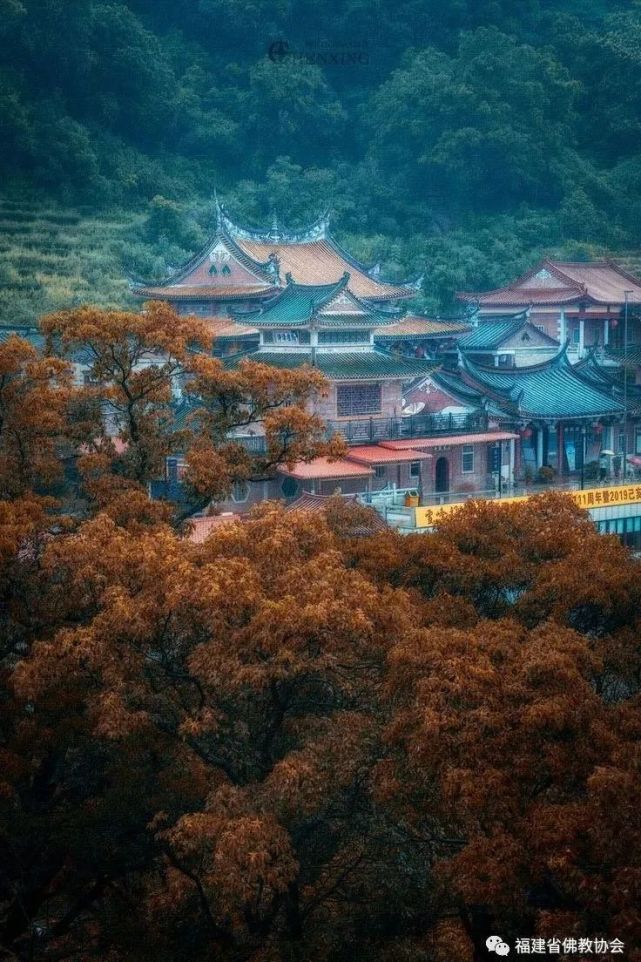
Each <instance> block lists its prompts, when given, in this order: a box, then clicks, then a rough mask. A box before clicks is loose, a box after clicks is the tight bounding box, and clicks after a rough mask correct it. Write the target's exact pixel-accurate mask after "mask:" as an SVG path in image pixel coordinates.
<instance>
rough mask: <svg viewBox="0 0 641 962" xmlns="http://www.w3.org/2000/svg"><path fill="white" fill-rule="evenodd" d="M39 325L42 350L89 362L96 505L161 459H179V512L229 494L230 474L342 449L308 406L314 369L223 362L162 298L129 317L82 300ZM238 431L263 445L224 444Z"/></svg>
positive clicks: (89, 468) (317, 379)
mask: <svg viewBox="0 0 641 962" xmlns="http://www.w3.org/2000/svg"><path fill="white" fill-rule="evenodd" d="M41 326H42V329H43V331H44V332H45V334H46V335H47V338H48V343H49V350H50V351H52V352H58V353H61V354H62V355H63V356H68V357H69V358H71V359H74V358H75V359H77V358H78V357H80V358H81V360H82V362H83V363H84V364H85V365H86V366H87V375H88V377H87V380H88V382H89V383H88V387H87V394H88V395H89V396H92V397H93V398H94V399H95V400H96V401H97V402H99V403H100V406H101V410H102V412H103V415H104V417H103V423H102V426H101V429H100V430H99V431H98V432H97V433H96V435H95V436H94V437H93V438H92V439H91V443H90V444H88V445H85V447H84V450H83V457H82V458H81V460H80V466H81V470H82V471H83V473H84V475H85V477H86V479H87V489H88V492H89V494H90V495H91V496H92V497H93V498H94V500H95V502H96V503H97V504H98V505H99V506H100V505H105V504H107V503H109V502H113V500H114V498H115V497H120V500H121V501H122V500H123V497H124V499H125V500H126V499H127V498H128V497H130V496H131V493H132V490H133V489H135V488H136V487H138V488H139V489H142V488H145V487H146V485H147V484H148V483H149V482H150V481H153V480H156V479H158V478H161V477H162V476H163V475H164V470H165V460H166V458H167V457H168V456H169V455H180V456H181V457H183V458H184V460H185V463H186V466H187V470H186V473H185V481H186V488H187V490H188V492H189V493H190V495H191V499H190V502H189V504H188V506H187V509H186V510H185V511H184V513H185V514H189V513H193V512H194V511H195V510H197V509H202V508H203V507H206V506H207V504H208V503H209V502H210V501H211V500H212V499H213V500H222V499H224V498H226V497H228V496H229V493H230V490H231V486H232V484H233V483H234V481H250V480H263V479H267V478H269V477H271V476H272V475H273V473H274V471H275V469H276V468H277V467H278V466H279V465H281V464H285V463H292V462H294V461H298V460H310V459H312V458H314V457H316V456H317V455H320V454H327V455H330V456H331V455H340V454H341V453H342V451H343V445H342V443H341V442H339V441H338V439H336V438H334V439H330V440H328V439H326V437H325V434H326V431H325V425H324V423H323V421H322V420H321V419H320V418H318V417H316V416H315V415H313V414H312V413H310V412H309V410H307V408H308V406H309V402H310V401H311V400H312V399H313V398H314V396H315V395H317V394H319V393H321V392H322V391H323V390H324V387H325V380H324V378H323V377H322V375H320V373H319V372H318V371H313V370H311V369H310V370H304V371H279V370H276V369H274V368H273V367H267V366H265V365H261V364H250V363H246V364H242V365H241V366H240V368H239V369H238V370H236V371H230V370H227V369H226V368H225V366H224V364H223V363H222V362H221V361H220V360H218V359H217V358H213V357H211V356H210V352H211V335H210V334H209V332H208V331H207V328H206V327H205V326H204V324H203V322H202V321H199V320H197V319H196V318H194V317H184V316H182V315H178V314H176V312H175V311H174V310H173V309H172V308H171V307H169V306H168V305H167V304H164V303H162V302H150V303H149V304H147V305H145V309H144V310H143V311H142V312H141V313H138V314H136V313H132V312H127V311H106V310H102V309H99V308H93V307H83V308H79V309H76V310H71V311H61V312H58V313H56V314H51V315H48V316H47V317H45V318H44V319H43V320H42V323H41ZM243 432H244V433H250V434H251V433H254V434H256V435H258V436H259V437H258V438H257V442H261V439H263V438H264V445H263V444H261V443H257V444H255V445H254V446H253V447H252V448H250V447H248V446H246V445H243V444H242V443H241V442H240V441H239V440H234V436H235V435H238V433H243Z"/></svg>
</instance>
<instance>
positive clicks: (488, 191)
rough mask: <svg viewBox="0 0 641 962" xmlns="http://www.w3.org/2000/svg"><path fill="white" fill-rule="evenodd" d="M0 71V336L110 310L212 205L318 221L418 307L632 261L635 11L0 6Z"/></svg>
mask: <svg viewBox="0 0 641 962" xmlns="http://www.w3.org/2000/svg"><path fill="white" fill-rule="evenodd" d="M0 63H2V64H3V66H2V68H1V70H0V140H1V142H2V147H3V150H2V155H1V157H0V174H1V175H2V177H3V182H4V184H5V188H4V191H5V193H4V196H3V205H2V208H1V209H0V217H1V218H2V224H3V225H4V226H5V227H6V230H5V231H3V233H4V234H5V237H6V236H8V237H9V240H8V241H5V242H4V243H3V248H2V250H1V251H0V255H1V257H0V285H1V286H2V288H3V289H2V290H0V309H1V310H2V315H3V316H2V320H3V322H5V323H7V322H11V321H15V320H20V321H28V320H30V319H33V315H34V314H37V313H38V312H39V311H41V310H46V309H52V308H57V307H63V306H68V304H69V303H71V304H73V303H78V302H79V301H83V300H94V301H96V302H97V303H112V304H123V303H126V299H127V292H126V286H125V285H124V284H122V283H121V282H120V280H119V279H120V277H121V275H122V273H123V271H124V270H125V269H127V268H131V269H135V270H136V271H137V272H139V273H145V274H147V275H151V276H156V277H161V276H162V275H163V273H164V272H165V271H166V269H167V266H169V265H172V264H176V263H178V262H179V261H180V260H181V259H182V258H183V257H185V256H187V254H189V253H190V252H192V251H193V250H195V249H196V248H197V247H198V246H199V245H200V244H201V243H202V242H203V239H204V237H205V236H206V233H207V230H208V228H209V227H210V226H211V216H212V198H213V193H214V189H217V191H218V193H219V195H220V196H222V197H223V198H224V200H225V202H226V203H227V205H228V207H229V208H230V209H231V210H233V212H234V213H235V214H236V216H238V217H239V218H240V219H241V220H242V219H244V220H247V221H253V222H264V221H265V220H266V219H267V218H268V217H270V216H271V213H272V211H277V212H278V214H279V216H280V217H281V218H282V220H283V222H289V223H292V224H294V225H295V224H299V223H301V222H304V221H305V220H306V219H309V218H313V217H316V216H317V215H318V214H319V213H320V212H322V211H323V210H324V209H327V208H330V209H331V210H332V211H333V213H334V222H335V229H336V231H337V233H338V235H339V236H340V238H341V240H342V241H343V242H345V243H346V244H348V246H349V247H350V248H351V249H352V250H353V251H354V252H355V253H356V254H358V255H359V256H361V257H362V258H364V259H365V260H368V261H374V260H380V261H382V263H383V264H384V265H385V267H386V269H387V271H388V273H391V274H392V275H397V276H400V275H402V274H413V273H419V272H421V273H424V274H425V275H426V282H425V290H424V294H423V300H422V304H421V305H420V306H423V307H424V308H427V309H430V310H434V309H440V310H448V309H451V307H452V294H453V292H454V291H455V290H456V289H459V288H469V287H472V288H478V287H486V286H495V285H496V284H498V283H501V282H503V281H504V280H505V279H507V278H508V277H510V276H513V275H514V274H515V272H518V271H519V270H521V269H522V268H523V267H525V266H527V265H529V263H530V262H531V261H532V260H533V259H534V258H536V257H537V256H538V255H539V254H540V253H542V252H552V253H559V254H562V255H564V256H567V257H573V258H586V257H589V256H591V255H593V254H598V253H602V252H604V251H610V252H614V253H616V254H618V255H621V256H624V257H626V258H629V257H631V252H633V251H634V249H635V247H638V245H639V239H640V234H641V71H640V70H639V67H640V65H641V5H639V4H638V3H634V2H619V0H610V2H608V3H605V2H599V0H592V2H590V3H583V4H580V3H575V2H572V0H495V2H493V3H481V2H479V0H453V2H451V3H448V4H447V5H446V6H444V5H443V4H442V3H441V2H439V0H420V2H419V0H398V2H397V3H395V4H393V5H392V4H384V3H380V2H378V3H375V4H372V3H366V2H363V0H350V2H348V3H336V2H334V0H330V2H326V3H323V4H318V3H316V2H311V0H279V2H277V3H268V2H264V0H253V2H247V0H171V2H169V0H129V2H128V3H118V2H111V0H68V2H64V3H63V2H59V0H0ZM43 211H44V212H45V213H44V217H43ZM103 217H104V218H105V223H106V228H105V238H104V239H102V240H101V226H100V225H101V219H102V218H103ZM88 218H90V219H94V218H98V219H97V220H93V224H94V228H95V229H94V232H93V236H92V237H89V238H88V237H87V235H86V233H84V234H83V233H82V231H81V232H80V233H79V234H75V233H74V229H75V227H76V226H77V225H81V226H82V224H83V223H84V222H85V221H86V220H87V219H88ZM114 223H116V224H117V225H118V228H119V229H118V230H117V231H116V232H115V233H114V232H113V231H112V230H111V228H112V226H113V224H114ZM25 225H26V226H25ZM52 225H53V227H52ZM52 229H53V233H54V234H56V235H59V234H62V239H61V240H59V239H58V237H57V236H56V237H54V238H53V239H52V238H51V236H50V234H51V231H52ZM86 251H87V253H86V254H85V252H86ZM39 254H40V255H43V256H45V258H46V257H50V260H49V262H48V264H47V263H45V265H44V267H43V264H42V263H40V264H39V263H38V255H39ZM69 257H72V258H73V257H75V258H76V263H75V264H74V267H73V269H72V270H71V271H69V264H68V258H69ZM56 258H58V260H56ZM35 270H40V272H41V277H40V279H39V280H37V281H34V271H35ZM43 272H44V273H43ZM61 274H62V275H64V276H66V275H67V274H68V275H69V283H64V284H60V283H59V282H58V285H57V287H56V278H59V277H60V275H61Z"/></svg>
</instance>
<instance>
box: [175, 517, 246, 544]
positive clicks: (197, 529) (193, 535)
mask: <svg viewBox="0 0 641 962" xmlns="http://www.w3.org/2000/svg"><path fill="white" fill-rule="evenodd" d="M239 520H240V518H239V516H238V515H237V514H233V513H232V512H231V511H230V512H224V513H223V514H212V515H207V517H205V518H192V519H191V521H190V522H189V533H188V535H187V539H188V540H189V541H191V542H192V544H202V543H203V542H204V541H206V540H207V538H208V537H209V535H210V534H211V533H212V531H214V529H215V528H219V527H220V526H221V525H223V524H229V523H230V522H231V521H239Z"/></svg>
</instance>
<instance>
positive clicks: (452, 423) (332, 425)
mask: <svg viewBox="0 0 641 962" xmlns="http://www.w3.org/2000/svg"><path fill="white" fill-rule="evenodd" d="M327 428H328V433H330V434H334V433H338V434H342V435H343V437H344V438H345V440H346V441H347V443H348V444H363V443H364V442H366V443H370V442H374V443H375V442H376V441H397V440H403V439H406V438H424V437H430V436H431V435H438V434H474V433H475V432H477V431H478V432H480V431H487V428H488V419H487V417H486V415H484V414H412V415H409V416H408V417H401V418H374V417H372V418H361V419H360V420H350V421H328V422H327Z"/></svg>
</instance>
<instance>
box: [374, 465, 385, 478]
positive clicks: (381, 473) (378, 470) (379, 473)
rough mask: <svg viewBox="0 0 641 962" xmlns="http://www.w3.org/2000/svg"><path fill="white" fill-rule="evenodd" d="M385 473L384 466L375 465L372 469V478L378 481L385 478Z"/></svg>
mask: <svg viewBox="0 0 641 962" xmlns="http://www.w3.org/2000/svg"><path fill="white" fill-rule="evenodd" d="M386 473H387V471H386V468H385V465H384V464H377V465H376V467H375V468H374V477H375V478H378V479H379V481H380V480H382V479H383V478H384V477H385V475H386Z"/></svg>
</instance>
